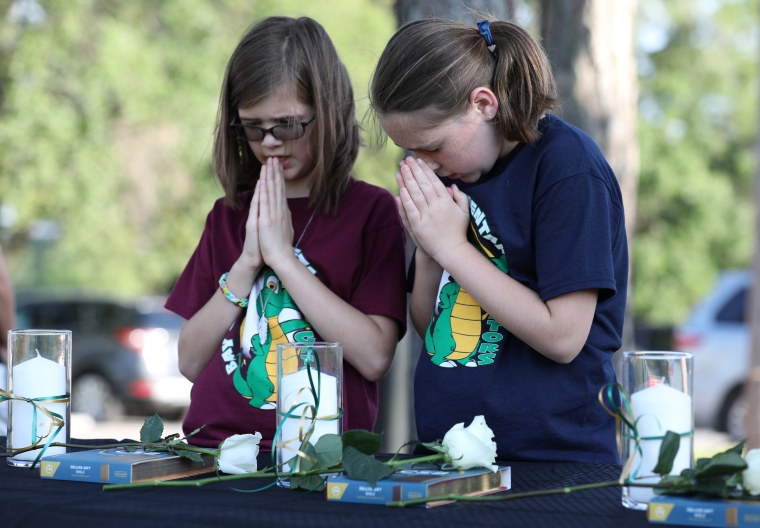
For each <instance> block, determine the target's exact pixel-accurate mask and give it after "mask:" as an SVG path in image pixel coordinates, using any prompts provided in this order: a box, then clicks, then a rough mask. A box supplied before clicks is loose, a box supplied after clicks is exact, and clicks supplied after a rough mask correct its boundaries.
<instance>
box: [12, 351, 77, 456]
mask: <svg viewBox="0 0 760 528" xmlns="http://www.w3.org/2000/svg"><path fill="white" fill-rule="evenodd" d="M11 375H12V377H13V378H12V379H13V381H12V383H13V394H14V395H16V396H19V397H24V398H44V397H51V396H64V395H65V394H66V393H67V391H66V367H64V366H63V365H61V364H59V363H56V362H55V361H51V360H49V359H46V358H44V357H41V356H39V355H38V356H37V357H34V358H32V359H29V360H27V361H24V362H23V363H19V364H18V365H14V366H13V370H12V372H11ZM37 403H38V405H41V406H43V407H45V408H46V409H48V410H49V411H51V412H54V413H57V414H58V415H60V416H61V418H62V419H63V421H64V426H63V428H62V429H61V431H60V432H59V433H58V436H56V437H55V440H54V441H55V442H66V428H67V426H68V424H66V403H50V402H47V401H41V402H37ZM11 405H12V406H13V408H12V409H11V415H12V416H11V420H12V421H11V427H12V429H11V430H12V431H13V439H12V445H11V448H13V449H19V448H22V447H28V446H30V445H31V444H33V443H34V442H33V441H32V429H33V417H34V408H33V407H32V404H31V403H28V402H25V401H18V400H11ZM57 429H58V428H57V427H53V426H52V424H51V419H50V417H49V416H48V415H47V414H45V413H44V412H42V411H41V410H40V409H37V437H38V438H39V437H43V439H42V441H41V442H40V443H41V444H42V445H44V444H45V443H46V442H47V441H48V440H49V438H50V436H52V435H53V433H55V431H56V430H57ZM65 452H66V448H65V447H60V446H53V447H48V449H47V450H46V451H45V455H52V454H57V453H65ZM37 455H39V450H33V451H26V452H24V453H18V454H16V455H14V456H13V458H14V459H17V460H31V461H34V459H35V458H37Z"/></svg>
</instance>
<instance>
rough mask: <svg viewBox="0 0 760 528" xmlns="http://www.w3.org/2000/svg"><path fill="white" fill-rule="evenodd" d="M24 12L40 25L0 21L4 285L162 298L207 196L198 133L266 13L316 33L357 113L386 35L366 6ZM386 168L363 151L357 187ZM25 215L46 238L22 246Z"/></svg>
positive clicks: (229, 0)
mask: <svg viewBox="0 0 760 528" xmlns="http://www.w3.org/2000/svg"><path fill="white" fill-rule="evenodd" d="M40 3H41V5H42V6H43V7H44V9H45V12H46V21H45V23H44V24H43V25H40V26H14V25H12V24H11V23H10V22H9V21H8V20H6V19H5V18H2V19H0V83H2V85H1V86H0V188H1V189H2V193H0V206H3V207H5V208H8V207H12V208H13V209H14V210H15V213H16V221H15V225H13V226H12V228H10V229H5V230H0V242H2V243H3V247H4V249H5V254H6V259H7V260H8V264H9V267H10V268H11V274H12V276H13V279H14V282H15V284H16V285H17V287H18V288H19V289H23V288H24V287H28V286H39V287H47V288H49V287H54V286H73V287H81V288H87V289H93V288H97V289H100V290H104V291H108V292H111V293H118V294H123V295H138V294H144V293H156V292H158V293H160V292H166V291H168V289H170V288H171V286H172V285H173V283H174V280H175V279H176V277H177V276H178V274H179V273H180V272H181V270H182V269H183V268H184V265H185V263H186V262H187V260H188V258H189V257H190V254H191V253H192V251H193V249H194V248H195V246H196V244H197V242H198V239H199V237H200V233H201V231H202V229H203V224H204V221H205V217H206V214H207V213H208V211H209V209H210V208H211V205H212V203H213V201H214V200H215V199H217V198H219V197H220V196H221V195H222V191H221V188H220V187H219V186H218V185H217V184H216V182H215V179H214V175H213V168H212V163H211V150H212V135H213V129H214V126H215V118H216V110H217V102H218V97H219V89H220V87H221V82H222V77H223V73H224V68H225V65H226V63H227V59H228V58H229V55H230V53H231V52H232V50H233V49H234V46H235V45H236V44H237V42H238V40H239V38H240V37H241V36H242V34H243V33H244V31H245V30H246V29H247V28H248V27H249V26H250V25H251V24H253V23H255V22H256V20H258V19H259V18H261V17H263V16H267V15H271V14H288V15H308V16H313V17H314V18H315V19H317V20H318V21H320V22H321V23H323V25H324V26H325V27H326V29H327V30H328V32H329V33H330V35H331V36H332V37H333V39H334V41H335V43H336V47H337V48H338V51H339V52H340V53H341V56H342V58H343V60H344V62H345V63H346V65H347V67H348V69H349V71H350V73H351V75H352V79H353V82H354V85H355V91H356V95H357V101H358V104H359V112H360V115H362V113H363V111H364V109H366V87H367V84H368V79H369V76H370V74H371V71H372V67H373V66H374V63H375V60H376V57H377V56H378V55H379V53H380V50H381V49H382V47H383V46H384V44H385V42H386V41H387V39H388V38H389V37H390V35H391V34H392V32H393V30H394V28H395V21H394V19H393V15H392V12H391V10H390V8H389V7H388V6H387V5H384V4H382V3H378V2H376V1H373V0H361V1H357V2H350V3H343V2H332V1H329V0H317V1H314V0H309V1H306V0H299V1H295V0H294V1H288V2H284V4H285V5H283V2H279V1H278V2H273V1H263V0H262V1H256V0H254V1H242V0H226V1H223V2H219V1H213V0H166V1H162V2H150V1H145V0H142V1H134V2H113V1H107V0H78V1H77V2H74V3H71V2H63V1H43V2H40ZM8 5H9V3H8V2H5V1H0V11H2V12H1V13H0V14H2V15H4V14H5V13H6V12H7V8H8ZM396 157H397V153H396V152H395V151H394V150H391V149H389V150H388V151H383V152H373V151H371V150H369V149H363V152H362V153H361V155H360V160H359V162H358V164H357V167H356V174H357V177H359V178H360V179H365V180H367V181H371V182H373V183H376V184H379V185H383V186H385V187H387V188H393V186H395V182H394V180H393V173H394V169H393V167H394V166H395V159H396ZM37 219H45V220H53V221H55V222H57V223H58V225H59V226H60V231H61V233H60V238H59V239H57V240H37V241H35V239H34V234H33V231H34V229H33V228H34V225H35V224H34V222H35V221H36V220H37ZM0 229H2V228H1V227H0Z"/></svg>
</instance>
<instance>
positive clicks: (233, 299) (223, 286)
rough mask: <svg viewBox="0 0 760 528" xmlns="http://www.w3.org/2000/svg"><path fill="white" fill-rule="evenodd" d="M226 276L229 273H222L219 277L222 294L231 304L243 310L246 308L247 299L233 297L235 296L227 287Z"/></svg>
mask: <svg viewBox="0 0 760 528" xmlns="http://www.w3.org/2000/svg"><path fill="white" fill-rule="evenodd" d="M227 275H229V273H223V274H222V276H221V277H219V287H220V288H221V289H222V293H223V294H224V296H225V297H227V300H228V301H230V302H231V303H233V304H237V305H238V306H240V307H241V308H245V307H246V306H248V299H238V298H237V297H235V294H234V293H232V292H231V291H230V289H229V288H228V287H227Z"/></svg>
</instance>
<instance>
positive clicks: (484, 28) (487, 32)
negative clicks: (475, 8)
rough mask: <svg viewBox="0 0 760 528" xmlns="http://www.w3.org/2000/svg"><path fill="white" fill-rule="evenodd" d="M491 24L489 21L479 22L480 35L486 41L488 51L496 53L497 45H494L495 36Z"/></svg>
mask: <svg viewBox="0 0 760 528" xmlns="http://www.w3.org/2000/svg"><path fill="white" fill-rule="evenodd" d="M490 26H491V23H490V22H489V21H488V20H482V21H480V22H478V33H480V34H481V35H483V38H484V39H486V45H487V46H488V51H490V52H491V53H493V52H494V50H495V49H496V44H494V43H493V35H491V27H490Z"/></svg>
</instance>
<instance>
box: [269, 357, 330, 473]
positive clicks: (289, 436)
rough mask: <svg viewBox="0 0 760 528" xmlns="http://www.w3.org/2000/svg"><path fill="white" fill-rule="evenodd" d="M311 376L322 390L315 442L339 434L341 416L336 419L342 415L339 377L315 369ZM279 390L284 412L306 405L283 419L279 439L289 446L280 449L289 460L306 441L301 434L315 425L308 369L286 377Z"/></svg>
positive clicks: (313, 437)
mask: <svg viewBox="0 0 760 528" xmlns="http://www.w3.org/2000/svg"><path fill="white" fill-rule="evenodd" d="M311 379H312V382H313V383H314V389H315V390H316V389H319V391H320V392H319V410H318V413H317V420H316V421H315V423H314V432H313V433H312V435H311V437H310V438H309V443H311V444H312V445H313V444H316V443H317V440H319V438H320V437H322V435H325V434H338V425H339V422H340V418H336V416H337V415H338V389H337V383H336V379H335V376H331V375H329V374H325V373H324V372H323V373H321V374H320V373H318V372H317V370H315V369H312V370H311ZM302 389H303V390H302ZM277 390H278V391H281V392H280V396H281V399H282V401H283V403H284V405H283V406H282V408H281V410H280V412H285V413H287V412H288V411H290V409H292V408H293V407H295V406H296V405H298V404H305V405H300V406H298V407H296V408H295V410H293V413H292V414H291V415H290V416H289V417H288V418H286V419H285V420H283V422H282V427H281V429H280V437H279V439H278V442H279V443H282V444H284V445H285V446H287V447H286V448H285V449H280V452H281V453H282V460H289V459H291V458H293V457H294V456H295V455H296V452H295V451H293V450H295V449H298V448H299V447H300V445H301V443H302V441H303V437H302V436H301V435H305V434H306V433H307V431H308V429H309V427H311V422H312V411H311V410H310V409H309V408H308V407H309V406H313V405H314V396H313V394H312V391H311V385H310V384H309V378H308V374H307V370H306V369H304V370H299V371H298V372H296V373H295V374H290V375H288V376H283V377H282V380H281V382H280V386H279V387H278V388H277ZM304 413H305V418H304V419H303V420H302V419H301V416H302V415H304ZM325 418H329V419H325ZM288 448H290V449H288ZM288 470H289V467H288V466H283V468H282V471H288Z"/></svg>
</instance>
